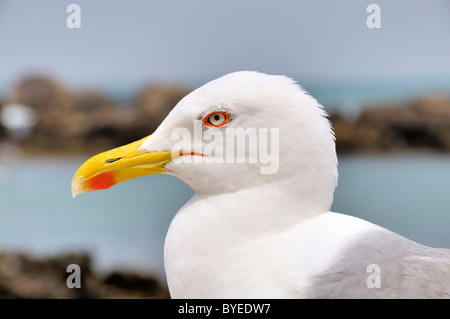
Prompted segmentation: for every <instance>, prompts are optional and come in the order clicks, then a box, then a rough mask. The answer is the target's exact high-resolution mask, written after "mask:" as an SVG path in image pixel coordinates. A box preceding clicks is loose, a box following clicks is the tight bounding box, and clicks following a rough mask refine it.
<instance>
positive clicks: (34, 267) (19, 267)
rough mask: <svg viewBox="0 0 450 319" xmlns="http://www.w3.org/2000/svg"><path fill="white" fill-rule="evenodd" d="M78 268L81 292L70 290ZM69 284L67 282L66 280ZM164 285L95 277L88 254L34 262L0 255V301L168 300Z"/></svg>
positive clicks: (114, 275) (115, 275)
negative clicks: (73, 269)
mask: <svg viewBox="0 0 450 319" xmlns="http://www.w3.org/2000/svg"><path fill="white" fill-rule="evenodd" d="M72 264H76V265H78V266H79V267H80V275H81V276H80V288H76V287H74V288H69V287H68V285H67V280H68V278H69V276H71V274H72V273H73V272H72V271H67V266H69V265H72ZM69 281H71V280H70V278H69ZM169 297H170V295H169V291H168V289H167V287H166V286H165V284H161V283H160V282H158V280H156V279H154V278H150V277H145V276H142V275H138V274H134V273H130V272H120V271H115V272H111V273H109V274H99V273H96V272H95V271H94V270H93V268H92V263H91V258H90V256H89V255H88V254H82V253H78V254H67V255H59V256H56V257H47V258H36V257H33V256H30V255H27V254H24V253H12V252H0V299H113V298H120V299H124V298H133V299H140V298H157V299H162V298H169Z"/></svg>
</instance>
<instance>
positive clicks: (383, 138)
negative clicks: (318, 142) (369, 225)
mask: <svg viewBox="0 0 450 319" xmlns="http://www.w3.org/2000/svg"><path fill="white" fill-rule="evenodd" d="M190 91H191V89H190V88H185V87H180V86H170V85H148V86H146V87H143V88H142V89H141V90H140V92H138V94H137V95H136V97H135V98H134V99H132V100H131V101H129V102H126V103H124V102H117V101H113V100H111V99H110V98H108V97H107V96H105V95H104V94H103V93H101V92H99V91H95V90H88V91H84V92H78V93H74V92H71V91H70V90H68V89H67V88H65V87H64V86H63V85H61V84H60V83H59V82H57V81H55V80H52V79H50V78H47V77H29V78H25V79H23V80H22V81H21V82H19V83H18V84H17V86H16V87H15V88H14V90H13V92H11V94H9V96H8V97H7V98H5V97H3V99H0V114H1V115H2V116H1V117H0V119H1V121H0V143H2V142H8V141H12V142H14V144H15V145H18V146H19V147H21V148H22V149H23V150H25V151H26V152H28V153H45V154H49V153H52V154H58V153H59V154H61V153H62V154H68V153H69V154H80V153H97V152H100V151H102V150H107V149H110V148H111V147H116V146H119V145H123V144H126V143H128V142H132V141H135V140H137V139H140V138H142V137H144V136H146V135H148V134H150V133H151V132H153V131H154V129H156V127H157V126H158V125H159V124H160V123H161V121H162V120H163V119H164V118H165V117H166V116H167V114H168V113H169V112H170V110H171V109H172V108H173V107H174V106H175V105H176V103H177V102H178V101H179V100H180V99H181V98H183V97H184V96H185V95H186V94H188V93H189V92H190ZM21 107H22V113H24V114H25V115H26V113H27V112H28V113H31V114H32V116H30V115H28V118H29V119H28V121H29V122H32V123H31V124H30V123H29V124H30V125H28V126H27V125H26V123H22V126H20V123H14V119H13V118H8V116H5V115H8V114H12V113H14V112H15V113H20V112H19V111H20V108H21ZM24 110H25V111H27V112H23V111H24ZM16 115H17V114H16ZM19 115H20V114H19ZM19 117H20V116H19ZM22 117H24V116H22ZM25 118H26V116H25ZM30 118H31V120H30ZM330 121H331V122H332V124H333V127H334V130H335V134H336V141H337V150H338V152H399V151H400V152H401V151H416V150H419V151H423V150H426V151H436V152H448V151H450V96H445V95H432V96H425V97H422V98H419V99H414V100H410V101H404V102H399V103H387V104H382V105H371V106H370V107H368V108H364V109H363V111H362V112H361V113H360V114H359V115H358V116H357V117H356V118H354V119H347V118H345V117H342V116H340V115H339V114H331V115H330ZM15 122H17V120H16V121H15ZM14 125H15V126H14Z"/></svg>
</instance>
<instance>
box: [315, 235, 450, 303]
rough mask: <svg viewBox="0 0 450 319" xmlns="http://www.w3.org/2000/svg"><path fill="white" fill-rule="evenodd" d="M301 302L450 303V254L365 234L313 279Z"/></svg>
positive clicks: (399, 238) (401, 239)
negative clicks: (379, 300) (308, 299)
mask: <svg viewBox="0 0 450 319" xmlns="http://www.w3.org/2000/svg"><path fill="white" fill-rule="evenodd" d="M369 265H375V266H378V267H379V268H378V269H379V271H380V272H379V273H375V272H373V271H372V269H373V268H370V267H369V268H368V266H369ZM374 276H379V277H378V279H379V281H378V283H377V282H376V281H375V282H372V280H374V279H375V277H374ZM371 283H375V285H374V284H371ZM306 296H307V297H312V298H450V250H448V249H436V248H430V247H427V246H423V245H420V244H418V243H415V242H413V241H411V240H409V239H406V238H404V237H402V236H400V235H398V234H395V233H393V232H390V231H388V230H385V229H383V230H382V231H376V232H373V233H370V234H366V235H364V236H363V237H361V238H360V240H358V242H357V243H355V244H353V245H352V246H351V247H348V249H347V250H346V251H345V252H344V253H343V254H342V256H341V258H340V260H339V261H338V262H336V264H335V265H333V266H331V267H329V268H328V269H327V271H326V272H323V273H321V274H320V275H318V276H316V277H315V278H314V281H313V283H312V284H311V286H310V287H309V288H308V289H307V290H306Z"/></svg>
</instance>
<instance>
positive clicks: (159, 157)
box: [72, 137, 172, 197]
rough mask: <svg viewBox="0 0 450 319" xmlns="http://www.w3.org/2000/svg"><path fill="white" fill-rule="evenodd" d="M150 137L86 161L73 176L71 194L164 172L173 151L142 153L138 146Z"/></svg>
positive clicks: (75, 194) (73, 195)
mask: <svg viewBox="0 0 450 319" xmlns="http://www.w3.org/2000/svg"><path fill="white" fill-rule="evenodd" d="M147 138H148V137H145V138H143V139H141V140H139V141H136V142H133V143H130V144H128V145H125V146H121V147H118V148H115V149H112V150H110V151H107V152H104V153H101V154H98V155H96V156H94V157H91V158H90V159H88V160H87V161H86V162H84V164H83V165H81V166H80V168H79V169H78V170H77V172H76V173H75V175H74V176H73V179H72V197H75V196H77V195H78V194H81V193H85V192H90V191H96V190H100V189H107V188H109V187H111V186H113V185H115V184H117V183H120V182H123V181H126V180H129V179H132V178H136V177H139V176H144V175H150V174H160V173H163V172H165V171H166V169H165V168H164V167H163V166H164V165H165V164H166V163H168V162H170V161H171V159H172V156H171V152H151V153H148V152H140V151H139V147H140V146H141V145H142V143H143V142H144V141H145V140H146V139H147Z"/></svg>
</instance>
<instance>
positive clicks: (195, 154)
mask: <svg viewBox="0 0 450 319" xmlns="http://www.w3.org/2000/svg"><path fill="white" fill-rule="evenodd" d="M189 155H190V156H206V155H204V154H202V153H197V152H182V153H181V154H180V156H189Z"/></svg>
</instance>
